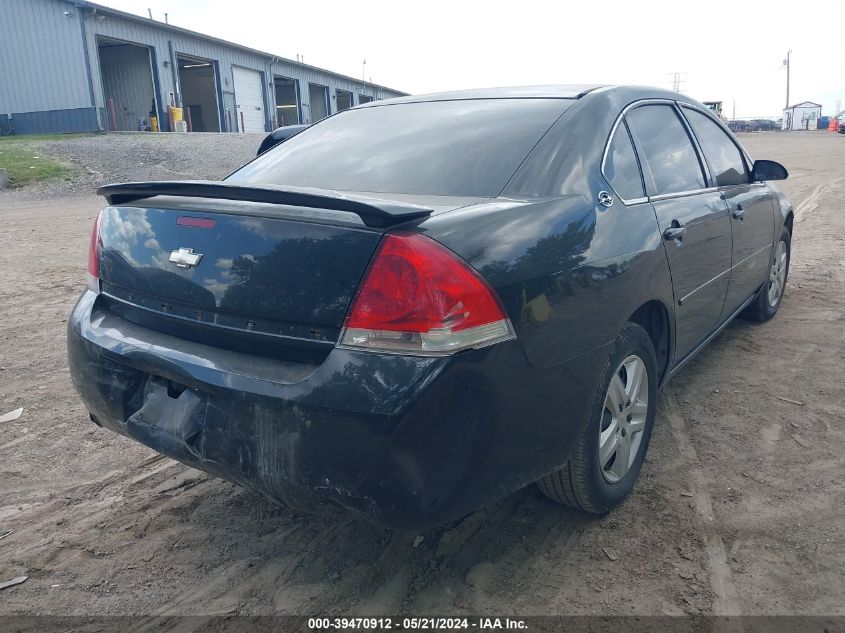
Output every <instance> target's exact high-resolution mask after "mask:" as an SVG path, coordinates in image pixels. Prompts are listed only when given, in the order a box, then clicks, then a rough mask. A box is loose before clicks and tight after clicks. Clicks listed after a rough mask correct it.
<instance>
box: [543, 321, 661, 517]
mask: <svg viewBox="0 0 845 633" xmlns="http://www.w3.org/2000/svg"><path fill="white" fill-rule="evenodd" d="M632 359H636V360H637V361H639V364H637V363H635V362H634V360H632ZM623 368H624V369H623ZM629 368H630V369H631V370H633V372H636V371H637V370H638V369H639V370H642V372H643V375H644V377H645V378H646V379H647V384H646V385H643V386H641V387H640V389H639V390H637V393H636V396H635V397H626V398H624V399H625V400H626V402H623V403H622V407H623V412H622V413H621V414H618V413H612V412H611V410H610V407H614V408H615V406H616V405H615V404H614V403H618V402H619V400H620V397H619V396H620V395H625V396H630V395H631V394H630V393H629V392H628V391H625V392H624V394H623V393H622V392H620V391H619V390H618V388H619V387H620V386H621V387H622V388H623V390H624V389H627V388H629V387H630V388H631V389H635V388H636V387H635V385H634V384H633V383H632V382H631V378H630V377H629V375H628V373H629ZM657 381H658V377H657V359H656V357H655V353H654V346H653V345H652V342H651V339H650V338H649V336H648V333H647V332H646V331H645V330H644V329H643V328H641V327H640V326H639V325H637V324H635V323H628V324H626V325H625V327H624V328H622V331H621V332H619V335H618V336H617V337H616V340H615V341H614V342H613V347H612V349H611V352H610V357H609V358H608V362H607V365H606V366H605V369H604V371H603V372H602V377H601V380H600V381H599V384H598V385H597V387H596V391H595V395H594V397H593V402H592V405H591V407H590V412H591V413H590V419H589V423H588V424H586V425H585V428H584V430H583V431H582V432H581V436H580V437H579V438H578V443H577V445H576V447H575V451H574V452H573V454H572V456H571V457H570V458H569V462H568V463H567V464H566V465H565V466H564V467H563V468H561V469H560V470H559V471H557V472H555V473H552V474H551V475H548V476H547V477H544V478H543V479H541V480H540V481H538V482H537V486H538V487H539V488H540V490H541V491H542V492H543V494H545V495H546V496H547V497H549V498H550V499H552V500H554V501H557V502H559V503H563V504H566V505H568V506H572V507H574V508H578V509H580V510H584V511H586V512H591V513H594V514H604V513H605V512H608V511H609V510H611V509H612V508H614V507H615V506H617V505H619V503H621V502H622V500H623V499H624V498H625V497H626V496H627V495H628V493H629V492H631V489H632V488H633V487H634V483H635V482H636V481H637V477H638V476H639V474H640V468H641V467H642V464H643V460H644V459H645V454H646V451H647V450H648V444H649V441H650V440H651V431H652V428H653V427H654V412H655V409H656V405H657ZM612 383H613V384H612ZM612 387H614V389H613V390H611V388H612ZM644 395H645V396H646V397H647V399H646V400H645V403H643V396H644ZM626 413H629V414H631V415H625V414H626ZM629 425H630V426H629ZM640 427H641V430H639V431H636V430H633V429H635V428H640ZM614 428H615V429H616V431H615V432H614V430H613V429H614ZM629 428H630V429H632V430H631V431H629V432H627V433H626V432H625V431H626V430H627V429H629ZM637 435H639V437H638V438H637ZM614 436H615V438H616V443H617V444H616V445H617V449H616V451H614V452H613V454H612V455H611V454H610V451H609V449H610V447H611V446H612V441H613V437H614ZM637 440H638V441H637ZM625 441H627V443H628V450H629V458H628V460H627V462H628V467H627V469H626V468H625V467H624V465H625V462H624V461H621V457H620V456H621V455H623V452H624V447H622V448H621V449H620V448H619V447H620V446H621V444H620V443H621V442H625ZM634 444H636V446H634ZM602 446H604V447H605V448H604V450H603V452H604V455H603V457H604V459H602V458H601V457H600V455H599V450H600V447H602ZM620 450H622V451H623V452H620ZM633 451H636V453H635V454H633ZM617 458H619V459H620V461H619V462H618V463H617ZM602 461H604V464H603V463H602Z"/></svg>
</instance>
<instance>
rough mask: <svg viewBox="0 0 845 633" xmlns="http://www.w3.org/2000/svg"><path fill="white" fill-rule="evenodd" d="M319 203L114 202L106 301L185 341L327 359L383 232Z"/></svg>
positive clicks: (103, 253)
mask: <svg viewBox="0 0 845 633" xmlns="http://www.w3.org/2000/svg"><path fill="white" fill-rule="evenodd" d="M177 195H178V194H177ZM466 202H467V201H465V200H461V201H454V202H452V203H446V204H442V205H432V206H435V208H436V209H437V210H438V211H443V210H446V209H448V208H455V207H457V206H464V204H465V203H466ZM391 204H392V203H391ZM396 204H398V205H400V206H399V208H400V209H401V208H402V206H401V205H403V204H404V205H405V206H406V207H407V208H411V205H410V203H407V202H402V201H399V202H397V203H396ZM323 206H324V207H329V208H315V207H302V206H293V205H285V204H268V203H264V202H259V203H256V202H251V201H248V200H221V199H210V198H196V197H172V196H157V197H150V198H145V199H143V200H141V201H128V202H121V203H119V206H110V207H107V208H106V209H105V210H104V211H103V214H102V217H101V224H100V251H99V253H100V254H99V259H100V289H101V301H103V302H104V303H106V304H107V305H108V307H109V309H110V310H112V311H113V312H114V313H116V314H117V315H119V316H121V317H123V318H125V319H127V320H129V321H132V322H134V323H137V324H139V325H143V326H145V327H148V328H152V329H155V330H158V331H163V332H166V333H169V334H172V335H175V336H179V337H181V338H186V339H189V340H194V341H197V342H201V343H206V344H210V345H215V346H218V347H222V348H226V349H234V350H238V351H244V352H248V353H253V354H259V355H265V356H272V357H277V358H285V359H290V360H300V361H303V362H320V361H322V359H324V358H325V356H326V355H328V353H329V352H330V351H331V349H332V348H333V347H334V345H335V344H336V342H337V340H338V339H339V337H340V332H341V329H342V327H343V322H344V318H345V316H346V313H347V310H348V308H349V305H350V303H351V302H352V299H353V297H354V295H355V292H356V290H357V288H358V285H359V283H360V282H361V280H362V278H363V276H364V273H365V272H366V270H367V267H368V265H369V262H370V259H371V258H372V256H373V254H374V253H375V251H376V248H377V247H378V244H379V242H380V240H381V237H382V234H383V232H384V230H385V229H386V227H384V226H367V225H366V224H365V221H367V220H369V218H366V219H365V218H362V216H361V215H360V214H356V212H355V211H354V210H353V211H351V212H350V211H348V210H343V211H338V210H337V209H332V208H331V207H332V206H334V205H332V204H325V205H323ZM417 208H422V207H417ZM429 212H430V211H429ZM377 223H379V224H380V223H382V222H381V221H379V222H377ZM383 223H384V224H390V221H389V220H388V221H385V222H383Z"/></svg>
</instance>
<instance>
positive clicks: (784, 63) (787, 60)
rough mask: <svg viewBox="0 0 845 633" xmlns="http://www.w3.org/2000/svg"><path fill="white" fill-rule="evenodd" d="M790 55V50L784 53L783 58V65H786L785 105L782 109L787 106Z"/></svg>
mask: <svg viewBox="0 0 845 633" xmlns="http://www.w3.org/2000/svg"><path fill="white" fill-rule="evenodd" d="M791 56H792V51H788V52H787V53H786V59H784V60H783V65H784V66H786V105H785V106H783V107H784V109H786V108H788V107H789V59H790V57H791Z"/></svg>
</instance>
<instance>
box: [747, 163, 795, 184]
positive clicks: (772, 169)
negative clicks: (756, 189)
mask: <svg viewBox="0 0 845 633" xmlns="http://www.w3.org/2000/svg"><path fill="white" fill-rule="evenodd" d="M788 177H789V172H788V171H786V167H784V166H783V165H781V164H780V163H776V162H775V161H773V160H755V161H754V166H753V167H752V168H751V180H752V182H760V181H763V180H786V179H787V178H788Z"/></svg>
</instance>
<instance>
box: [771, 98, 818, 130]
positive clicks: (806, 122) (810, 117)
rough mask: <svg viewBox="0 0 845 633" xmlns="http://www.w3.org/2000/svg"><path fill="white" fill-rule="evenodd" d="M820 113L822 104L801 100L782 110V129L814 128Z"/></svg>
mask: <svg viewBox="0 0 845 633" xmlns="http://www.w3.org/2000/svg"><path fill="white" fill-rule="evenodd" d="M821 115H822V104H820V103H814V102H813V101H802V102H801V103H796V104H795V105H792V106H789V107H788V108H786V109H784V111H783V123H782V124H781V129H782V130H815V129H816V125H817V124H818V120H819V118H820V117H821Z"/></svg>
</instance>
